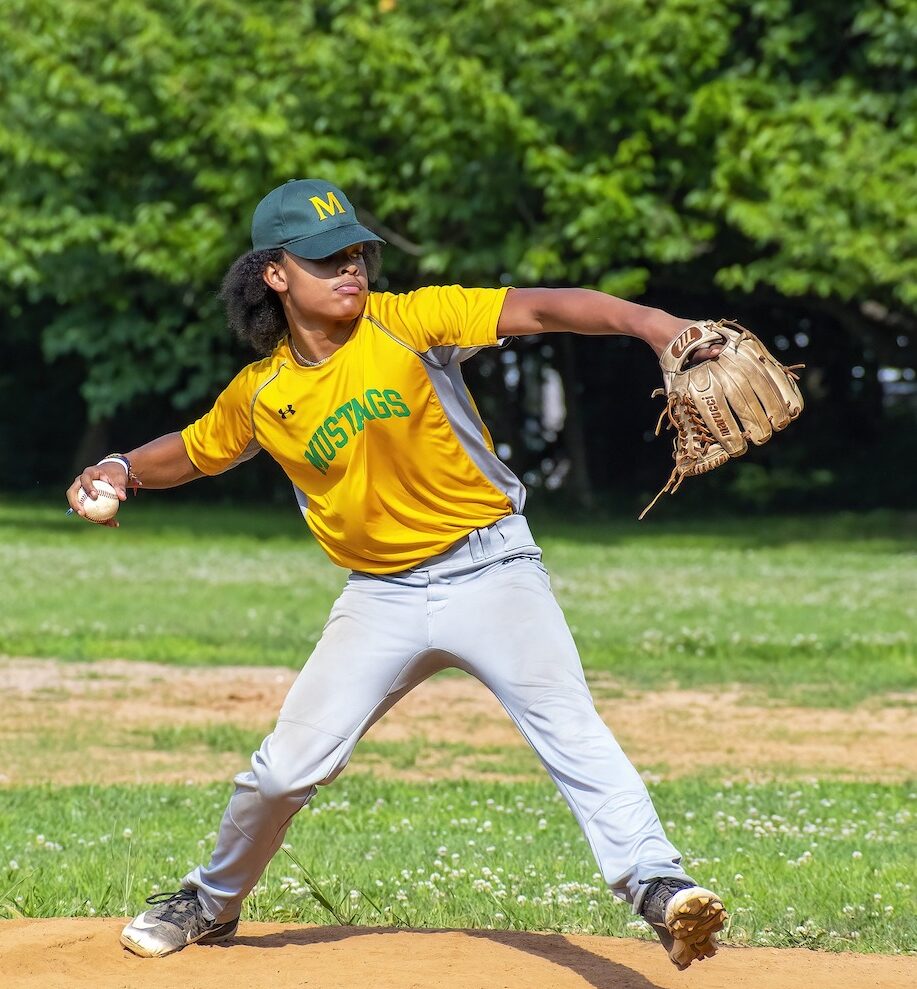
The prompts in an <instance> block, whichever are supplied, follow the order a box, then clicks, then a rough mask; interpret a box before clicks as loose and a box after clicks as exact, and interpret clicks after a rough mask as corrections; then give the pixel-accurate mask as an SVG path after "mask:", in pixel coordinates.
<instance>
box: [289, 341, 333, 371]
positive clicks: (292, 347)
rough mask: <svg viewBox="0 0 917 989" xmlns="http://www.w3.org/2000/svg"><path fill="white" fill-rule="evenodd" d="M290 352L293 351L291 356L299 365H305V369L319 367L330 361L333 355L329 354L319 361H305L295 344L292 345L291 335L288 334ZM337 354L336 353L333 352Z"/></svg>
mask: <svg viewBox="0 0 917 989" xmlns="http://www.w3.org/2000/svg"><path fill="white" fill-rule="evenodd" d="M290 350H292V351H293V356H294V357H295V358H296V360H298V361H299V363H300V364H305V366H306V367H320V366H321V365H322V364H324V363H325V361H330V360H331V358H332V357H334V354H329V355H328V356H327V357H323V358H322V359H321V360H320V361H310V360H307V359H306V358H305V357H303V355H302V354H301V353H300V352H299V351H298V350H297V349H296V344H295V343H293V334H292V333H291V334H290ZM335 353H337V351H335Z"/></svg>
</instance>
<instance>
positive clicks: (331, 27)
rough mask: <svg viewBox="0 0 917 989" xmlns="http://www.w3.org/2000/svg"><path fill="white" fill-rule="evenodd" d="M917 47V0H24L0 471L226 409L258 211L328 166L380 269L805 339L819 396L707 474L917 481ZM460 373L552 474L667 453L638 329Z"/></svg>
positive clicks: (541, 476) (586, 493)
mask: <svg viewBox="0 0 917 989" xmlns="http://www.w3.org/2000/svg"><path fill="white" fill-rule="evenodd" d="M915 51H917V12H915V8H914V5H913V4H912V3H909V2H907V0H860V2H845V0H840V2H838V0H833V2H829V0H795V2H794V0H668V2H658V3H655V2H654V3H647V2H646V0H580V2H578V3H576V4H574V5H567V6H560V5H553V4H552V5H548V4H543V3H538V2H534V0H478V2H467V0H463V2H458V0H456V2H443V3H439V4H436V5H435V7H430V5H429V4H424V3H421V2H419V0H387V2H383V3H370V2H343V0H340V2H331V3H321V4H318V3H309V2H299V0H297V2H292V0H279V2H277V3H274V4H272V5H271V6H270V7H253V6H252V5H251V4H247V3H244V2H243V0H211V2H188V0H148V2H141V0H115V2H113V3H112V4H109V5H106V6H104V7H100V6H99V5H97V4H94V3H91V2H89V0H60V2H56V3H53V4H52V3H50V2H46V0H38V2H36V0H8V3H7V4H6V7H5V16H4V19H3V21H2V23H0V53H2V54H0V87H2V89H3V91H4V94H5V98H4V102H3V109H2V111H0V155H2V158H3V170H2V173H0V189H2V196H0V301H2V303H3V312H4V322H5V328H6V330H7V333H6V339H7V341H8V346H10V348H11V360H10V363H9V364H8V365H7V368H6V369H5V370H4V371H2V372H0V374H2V375H3V384H4V387H5V390H6V394H7V396H8V402H7V408H8V410H9V412H10V414H11V420H10V422H9V424H8V425H7V427H6V428H5V429H4V439H3V440H2V441H0V442H2V446H0V470H2V472H3V475H4V481H5V483H10V482H11V480H12V478H11V476H10V471H11V469H12V468H13V465H15V470H16V471H17V473H20V474H21V472H22V471H23V470H28V471H30V472H31V473H32V474H33V476H34V477H35V479H37V480H40V481H44V482H50V481H54V482H55V483H57V481H58V480H59V479H60V478H61V477H62V476H65V472H64V467H65V466H66V463H67V461H68V460H71V459H75V460H76V461H77V462H79V463H82V462H84V461H85V460H87V459H91V458H92V457H94V456H96V455H97V454H98V453H103V452H105V448H106V447H108V446H109V445H110V443H111V442H112V441H114V440H116V441H117V442H118V443H119V444H122V445H124V444H129V443H132V442H137V441H140V440H142V439H144V438H146V437H148V436H149V435H150V432H151V430H153V429H154V428H155V429H158V428H174V427H175V426H176V425H178V424H180V423H182V422H183V421H186V420H187V419H189V418H191V417H192V416H193V415H196V414H197V413H198V412H199V411H202V410H203V409H204V408H206V407H207V404H208V403H209V400H210V399H211V398H212V396H213V395H214V394H215V392H216V391H217V390H218V389H219V388H220V387H221V386H222V384H223V383H225V382H226V381H227V380H228V378H229V377H230V376H231V375H232V373H233V372H234V370H235V369H236V368H237V367H238V366H239V365H240V364H241V363H242V362H243V361H245V360H247V359H249V355H247V354H245V353H243V352H242V351H241V350H239V349H238V347H237V346H236V345H235V344H234V343H233V342H232V341H231V340H229V339H228V338H227V334H226V331H225V328H224V326H223V322H222V318H221V314H220V312H219V308H218V305H217V303H216V301H215V299H214V293H215V290H216V287H217V286H218V284H219V280H220V277H221V275H222V273H223V271H224V270H225V268H226V267H227V266H228V264H229V263H230V262H231V260H232V259H233V258H234V257H235V256H236V255H237V254H239V253H241V252H243V251H244V250H246V249H247V246H248V222H249V219H250V215H251V211H252V209H253V207H254V205H255V203H256V202H257V201H258V199H259V198H260V196H261V195H262V194H263V193H264V192H265V191H266V190H268V189H270V188H271V187H272V186H274V185H276V184H278V183H280V182H282V181H284V180H285V179H287V178H290V177H297V176H304V175H321V176H325V177H328V178H331V179H333V180H334V181H336V182H337V183H338V184H340V185H341V186H343V187H344V188H345V189H347V191H348V193H349V194H350V195H351V196H352V197H353V199H354V200H355V201H356V202H357V203H362V204H365V205H366V207H367V208H368V210H369V215H368V216H367V220H368V221H369V222H370V223H371V224H372V223H374V224H375V225H376V226H377V228H378V229H379V230H380V232H381V233H382V234H383V236H386V237H387V239H388V240H389V242H390V244H391V245H392V246H391V248H390V249H389V251H388V253H387V258H386V278H387V284H388V286H389V287H391V288H394V289H404V288H409V287H412V286H415V285H418V284H424V283H429V282H437V281H442V280H449V281H458V282H462V283H464V284H478V285H495V284H501V283H504V284H514V285H531V284H584V285H592V286H595V287H598V288H601V289H603V290H605V291H610V292H613V293H615V294H618V295H623V296H626V297H631V298H639V299H641V300H642V301H647V302H650V303H653V304H659V305H663V306H665V307H666V308H669V309H672V310H673V311H676V312H681V313H684V314H685V315H711V314H713V315H718V314H725V315H738V316H740V317H743V318H745V319H747V320H748V322H749V324H750V325H751V326H753V327H754V328H755V329H756V330H760V331H761V332H762V335H764V336H765V337H769V342H770V343H771V344H774V345H776V346H778V347H780V348H783V349H786V350H787V351H788V353H789V352H792V357H793V359H794V360H795V359H799V358H800V357H801V359H803V360H806V361H807V363H808V364H809V365H810V370H809V373H808V377H807V395H808V396H809V398H810V412H809V414H807V416H806V417H804V419H803V420H801V422H800V424H799V425H798V427H794V431H793V434H789V435H788V437H787V439H785V440H783V441H782V442H778V443H776V444H773V445H772V446H769V447H767V448H765V449H764V450H763V451H761V452H760V453H758V454H755V455H753V456H752V457H751V458H749V460H748V462H747V463H742V464H739V465H736V469H735V470H730V471H729V472H723V475H724V476H723V477H722V478H719V477H717V476H716V475H714V476H713V477H711V479H710V482H711V483H709V484H708V482H707V480H706V479H705V482H704V493H705V496H709V494H710V493H711V492H716V493H717V496H718V497H725V496H726V495H727V491H726V488H730V487H731V488H734V489H735V488H737V493H738V495H739V496H740V497H741V499H742V502H743V504H746V505H747V504H748V503H749V501H750V500H751V501H752V502H754V503H756V504H762V505H766V504H770V503H771V502H772V501H773V500H774V499H775V498H776V499H777V501H778V502H779V501H780V499H781V498H782V499H783V501H784V502H785V503H792V502H793V500H794V499H795V500H796V502H800V501H804V502H805V503H807V504H811V503H812V498H813V496H814V497H815V498H816V499H821V502H822V503H826V499H828V498H829V497H835V498H837V497H838V496H840V497H841V499H842V501H845V503H851V504H853V503H868V504H872V503H882V502H892V501H895V500H896V499H897V500H901V499H902V498H907V497H908V490H907V481H908V480H909V479H908V477H907V472H906V471H905V472H901V471H900V470H898V471H885V472H883V471H882V470H881V469H880V470H878V471H877V470H876V464H877V463H885V464H889V465H892V464H895V463H897V462H900V459H901V458H902V457H910V462H911V463H913V462H914V456H913V454H914V452H917V451H914V450H913V448H912V447H911V448H910V449H909V448H908V447H907V445H906V442H907V439H906V437H912V436H913V411H914V410H913V404H909V402H911V403H912V398H911V399H909V398H908V395H909V394H910V395H911V396H913V387H912V385H909V381H910V382H913V367H914V363H915V353H914V350H915V346H914V321H915V309H917V305H915V303H917V288H915V286H917V277H915V276H917V243H915V241H917V232H915V214H914V210H913V204H914V203H915V202H917V167H915V165H917V150H915V149H917V142H915V136H917V135H915V128H917V123H915V121H917V113H915V109H917V107H915V99H917V97H915V92H917V90H915V89H914V86H913V79H914V68H915V66H914V59H915V55H914V52H915ZM644 351H645V352H644ZM470 371H471V374H472V375H473V377H474V379H475V380H474V386H475V390H476V392H477V393H479V394H480V395H481V404H482V405H483V406H484V411H485V414H486V415H487V418H488V419H489V421H490V422H492V423H493V425H494V434H495V437H496V438H497V439H498V441H499V442H500V443H502V444H505V445H506V447H507V448H508V449H509V450H510V451H511V452H510V454H509V455H510V459H511V462H512V463H513V466H514V467H516V469H517V470H519V471H521V472H523V473H524V474H526V476H527V479H528V480H529V482H530V483H531V484H533V485H535V486H537V485H539V484H541V483H542V482H544V481H546V480H547V479H551V478H553V481H552V483H559V482H560V481H561V480H562V479H565V485H566V490H567V491H568V492H570V493H572V494H573V495H574V496H575V497H576V498H578V499H579V500H580V501H584V502H588V501H589V500H590V499H591V498H593V497H594V494H593V489H594V488H598V489H601V490H603V491H607V490H612V491H613V490H614V488H615V485H616V483H617V481H618V479H619V472H620V465H621V464H622V463H626V464H627V465H628V470H627V473H628V475H631V473H632V472H633V470H636V471H637V473H638V477H639V478H642V483H643V484H644V485H646V486H649V485H651V484H652V483H653V482H654V481H655V480H656V479H657V478H661V477H662V476H664V474H665V471H666V459H667V457H668V450H667V445H666V444H662V443H657V444H656V445H655V446H651V447H648V446H647V444H646V438H645V435H644V434H645V431H646V425H647V424H648V423H650V422H652V421H653V419H654V418H655V408H654V407H653V406H652V404H651V403H649V400H648V398H647V396H646V393H647V392H648V391H649V389H650V388H652V387H653V386H654V384H655V378H654V375H655V372H654V370H653V361H652V355H651V354H649V352H648V351H646V349H645V348H641V347H639V346H632V345H631V343H630V341H626V340H616V339H609V340H601V341H596V340H579V339H572V338H566V337H564V338H557V339H555V340H534V341H525V342H520V343H519V344H517V345H516V348H515V351H514V352H513V354H512V356H510V355H509V354H489V355H482V356H481V357H480V358H478V359H477V360H476V362H473V364H472V365H471V366H470ZM552 375H553V377H552ZM558 375H559V377H560V379H561V380H562V381H563V383H564V386H565V388H564V399H565V403H566V408H567V417H566V422H565V425H564V428H563V430H562V431H561V432H560V434H559V435H558V436H556V437H554V436H552V432H551V430H550V429H548V430H546V429H545V426H544V422H543V421H542V420H543V417H544V409H543V402H542V401H541V398H542V390H543V388H544V387H545V383H546V382H550V381H555V380H556V379H557V376H558ZM880 375H884V376H885V377H886V378H887V379H889V380H888V381H887V382H886V387H884V388H883V386H882V382H880ZM895 375H897V376H898V380H896V381H892V380H890V379H891V378H893V377H894V376H895ZM908 376H910V378H909V377H908ZM892 385H894V386H895V387H894V388H892V387H891V386H892ZM77 391H78V392H79V395H80V396H81V400H78V399H77ZM895 392H897V393H898V394H897V398H896V394H895ZM612 396H614V398H612ZM84 403H85V404H84ZM625 409H626V410H627V418H626V419H625V420H624V421H623V422H622V410H625ZM114 421H117V428H116V429H115V428H112V423H113V422H114ZM794 434H795V435H794ZM880 441H881V442H880ZM911 442H912V443H913V441H911ZM765 464H766V465H767V470H765V469H764V467H763V465H765ZM807 465H808V466H807ZM865 465H868V472H867V469H866V466H865ZM241 473H243V472H240V474H241ZM271 476H274V477H276V476H277V475H276V472H275V473H274V474H272V475H271ZM250 477H251V480H249V481H238V482H236V483H238V484H242V485H243V486H244V485H245V484H250V485H258V486H261V485H263V484H264V483H265V482H264V477H263V476H262V475H260V474H251V475H250ZM877 477H878V478H879V482H880V483H877ZM831 481H833V485H831V484H829V483H828V482H831ZM867 481H868V483H867ZM280 484H281V485H282V480H281V482H280ZM627 490H628V492H629V494H630V495H631V496H632V495H633V493H634V486H633V482H632V481H631V480H630V479H628V484H627Z"/></svg>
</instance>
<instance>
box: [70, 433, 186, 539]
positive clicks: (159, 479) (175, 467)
mask: <svg viewBox="0 0 917 989" xmlns="http://www.w3.org/2000/svg"><path fill="white" fill-rule="evenodd" d="M125 456H126V457H127V459H128V460H129V461H130V465H131V473H132V475H133V476H132V478H130V479H129V478H128V476H127V471H126V470H125V468H124V466H123V465H122V464H121V463H120V462H117V461H108V462H106V463H104V464H101V465H93V466H90V467H87V468H86V469H85V470H84V471H83V473H82V474H80V475H79V477H77V478H75V479H74V481H73V484H71V485H70V487H69V488H67V501H68V502H69V504H70V507H71V508H72V509H73V510H74V511H75V512H76V513H77V514H79V515H85V512H84V511H83V508H82V506H81V505H80V500H79V498H80V491H81V490H82V491H85V492H86V495H85V497H88V498H93V499H94V498H95V497H96V490H95V488H94V487H93V483H92V482H93V481H100V480H101V481H108V483H109V484H110V485H111V486H112V487H113V488H114V489H115V491H116V492H117V494H118V498H119V499H120V500H121V501H124V500H125V499H126V498H127V488H128V482H129V480H130V481H133V479H134V478H136V481H137V482H139V484H140V485H141V486H142V487H144V488H174V487H177V486H178V485H179V484H187V482H188V481H193V480H194V479H195V478H198V477H204V474H202V473H201V471H199V470H198V469H197V467H195V466H194V464H193V463H192V462H191V458H190V457H189V456H188V451H187V450H186V449H185V443H184V440H182V438H181V433H166V435H165V436H160V437H158V438H157V439H155V440H151V441H150V442H149V443H145V444H144V445H143V446H138V447H137V449H136V450H131V451H130V452H129V453H126V454H125ZM102 524H103V525H107V526H111V527H112V528H117V526H118V522H117V520H116V519H113V518H112V519H109V520H108V521H107V522H104V523H102Z"/></svg>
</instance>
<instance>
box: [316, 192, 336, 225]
mask: <svg viewBox="0 0 917 989" xmlns="http://www.w3.org/2000/svg"><path fill="white" fill-rule="evenodd" d="M309 202H310V203H312V205H313V206H314V207H315V212H316V213H318V218H319V219H320V220H327V219H328V217H329V216H334V214H335V213H343V212H344V207H343V206H342V205H341V204H340V202H339V200H338V197H337V196H336V195H335V194H334V193H333V192H329V193H328V198H327V199H322V197H321V196H310V197H309Z"/></svg>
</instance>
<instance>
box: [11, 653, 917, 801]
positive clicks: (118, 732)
mask: <svg viewBox="0 0 917 989" xmlns="http://www.w3.org/2000/svg"><path fill="white" fill-rule="evenodd" d="M295 676H296V673H295V671H293V670H289V669H286V668H281V667H222V668H204V669H201V668H186V667H175V666H166V665H162V664H156V663H140V662H126V661H123V660H109V661H99V662H94V663H79V662H72V663H62V662H59V661H56V660H53V659H11V658H7V657H0V696H2V697H3V704H4V717H3V721H2V724H0V746H2V748H3V750H4V753H5V757H4V762H3V765H2V767H0V786H3V785H9V786H15V785H17V784H24V783H38V782H49V783H59V784H68V783H100V784H105V783H153V782H186V781H188V780H191V781H193V782H222V781H227V780H229V779H231V778H232V776H233V775H234V774H235V773H236V772H238V771H239V770H240V769H242V768H244V765H245V763H246V762H247V754H248V751H250V750H247V751H246V752H245V753H243V752H241V751H238V750H237V751H220V750H218V749H214V748H213V747H212V746H209V747H208V746H207V745H206V744H203V743H200V742H195V741H194V738H190V739H186V740H180V741H179V742H173V743H172V745H171V747H170V746H169V745H165V746H164V745H163V744H162V741H161V738H160V741H159V742H158V743H157V733H161V732H162V729H163V728H164V727H166V728H167V729H168V730H169V731H171V732H176V731H180V730H181V729H183V728H188V729H195V730H200V729H206V728H212V727H213V726H219V725H224V726H234V727H236V728H238V729H242V730H247V731H250V732H251V733H252V734H253V735H254V736H255V737H256V738H257V739H258V740H260V738H261V736H262V734H264V733H266V732H268V731H269V730H270V728H271V725H272V724H273V721H274V718H275V717H276V715H277V711H278V710H279V709H280V705H281V702H282V701H283V698H284V696H285V694H286V692H287V690H288V689H289V687H290V684H291V683H292V682H293V679H294V678H295ZM590 683H591V686H592V690H593V694H594V696H595V699H596V706H597V707H598V709H599V712H600V713H601V715H602V717H603V718H604V719H605V720H606V722H607V723H608V724H609V725H610V726H611V727H612V729H613V730H614V732H615V734H616V736H617V738H618V740H619V741H620V742H621V744H622V745H623V747H624V750H625V751H626V752H627V753H628V755H629V756H630V758H631V759H632V760H633V761H634V763H635V764H636V766H637V767H638V768H639V769H640V770H641V771H643V772H644V774H645V775H646V776H647V778H654V777H655V778H665V779H673V778H677V777H680V776H685V775H692V774H695V773H697V772H700V771H712V772H722V773H723V774H724V775H729V776H730V777H731V778H733V779H739V778H754V779H762V778H768V777H773V776H775V775H778V776H780V777H783V778H786V777H787V776H795V777H797V778H809V777H811V778H819V779H855V780H872V781H876V782H901V781H904V780H907V779H910V778H911V777H912V775H913V755H912V754H913V752H914V751H915V749H917V716H915V715H917V712H915V709H914V707H913V702H912V701H910V702H907V701H906V700H905V699H902V698H879V699H876V700H874V701H872V702H870V703H868V704H862V705H859V706H858V707H854V708H850V709H833V708H796V707H790V706H787V705H781V704H776V703H766V704H765V703H762V702H761V700H760V698H754V697H751V696H748V695H746V694H744V693H742V692H741V691H738V690H735V689H733V690H728V689H720V690H667V691H637V690H631V689H622V688H621V686H620V685H619V684H617V683H615V682H614V681H613V680H611V679H610V678H608V677H602V676H599V677H592V678H591V680H590ZM711 724H715V725H716V726H717V730H716V731H710V730H709V726H710V725H711ZM647 725H652V731H648V730H647ZM686 738H690V739H691V744H690V745H686V744H684V740H685V739H686ZM367 741H368V743H369V744H367V745H363V747H362V748H361V747H358V748H357V752H356V754H355V756H354V759H353V762H352V763H351V767H350V768H351V771H359V770H366V771H369V770H371V771H372V772H373V773H376V774H377V775H380V776H385V775H397V776H398V778H400V779H405V780H413V781H415V782H423V781H427V780H433V779H446V778H458V777H466V778H467V777H478V778H483V777H486V778H488V779H499V778H504V779H524V778H532V779H543V778H544V777H543V772H542V770H541V767H540V766H539V765H538V764H537V763H536V761H535V759H534V757H530V758H529V756H528V749H527V747H526V745H525V743H524V742H523V740H522V738H521V737H520V735H519V734H518V732H517V731H516V730H515V728H514V727H513V725H512V723H511V722H510V720H509V718H508V717H507V716H506V714H505V713H504V712H503V710H502V709H501V707H500V705H499V704H498V702H497V701H496V699H495V698H494V697H493V696H492V695H491V694H490V693H489V692H488V691H487V690H486V689H485V688H484V687H483V686H482V685H481V684H479V683H478V682H477V681H476V680H473V679H472V678H471V677H467V676H447V677H440V678H434V679H433V680H431V681H429V682H428V683H425V684H423V685H421V686H420V687H418V688H417V689H416V690H415V691H413V692H412V693H411V694H409V695H408V696H407V697H406V698H405V699H404V700H403V701H401V703H400V704H398V705H397V706H396V707H395V708H394V710H392V711H391V712H390V713H389V714H388V715H386V717H385V718H383V719H382V721H380V722H379V724H377V725H376V726H374V727H373V728H372V729H371V730H370V732H369V734H368V735H367ZM414 741H419V742H422V743H424V744H421V745H418V746H417V748H418V753H417V755H416V758H415V761H414V762H413V763H412V764H411V765H405V762H404V759H403V758H402V759H401V760H400V762H399V763H398V764H397V765H393V764H392V762H391V759H389V760H388V761H387V760H386V751H389V752H391V751H392V750H391V745H396V746H397V745H398V744H399V743H405V742H414ZM379 743H381V745H380V744H379ZM431 743H432V744H431ZM253 744H254V745H257V741H255V742H254V743H253ZM374 744H375V748H373V745H374ZM436 745H439V746H440V749H439V751H437V750H436V748H435V746H436ZM386 746H389V749H388V750H386ZM526 760H528V761H526ZM663 760H664V761H663Z"/></svg>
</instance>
